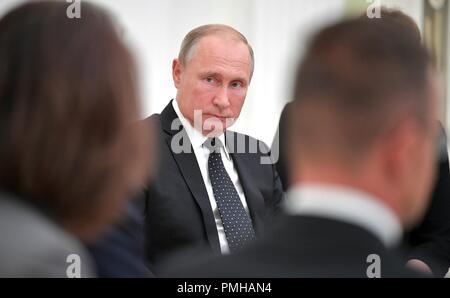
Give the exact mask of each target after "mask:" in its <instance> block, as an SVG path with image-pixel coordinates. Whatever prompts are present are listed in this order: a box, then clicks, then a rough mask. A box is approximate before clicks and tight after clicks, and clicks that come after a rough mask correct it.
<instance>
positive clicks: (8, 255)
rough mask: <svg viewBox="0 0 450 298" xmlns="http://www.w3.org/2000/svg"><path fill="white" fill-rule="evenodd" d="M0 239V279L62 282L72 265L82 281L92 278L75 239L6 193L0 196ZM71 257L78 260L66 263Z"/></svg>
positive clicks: (90, 265)
mask: <svg viewBox="0 0 450 298" xmlns="http://www.w3.org/2000/svg"><path fill="white" fill-rule="evenodd" d="M0 239H1V244H0V277H7V278H10V277H11V278H12V277H14V278H16V277H20V278H21V277H27V278H28V277H32V278H36V277H39V278H40V277H57V278H64V277H68V276H67V269H68V267H69V266H70V265H71V264H74V265H75V266H74V267H71V268H75V267H76V264H75V262H77V263H78V264H79V265H80V267H79V269H80V276H81V277H94V270H93V267H92V262H91V259H90V256H89V255H88V254H87V252H86V250H85V249H84V247H83V245H82V244H81V242H80V241H79V240H78V239H76V238H75V237H73V236H72V235H70V234H69V233H67V232H66V231H64V230H63V229H62V228H60V227H59V226H58V224H57V223H56V222H54V221H53V220H52V219H51V218H50V217H49V216H47V214H45V212H44V211H43V210H39V209H37V208H35V207H34V206H32V205H31V204H29V203H27V202H25V201H24V200H22V199H21V198H18V197H16V196H13V195H7V194H5V193H2V194H0ZM72 254H77V255H78V257H79V259H78V260H76V259H68V258H67V257H68V256H69V255H72ZM78 261H80V262H78ZM69 272H71V273H72V272H74V271H72V270H71V269H70V270H69Z"/></svg>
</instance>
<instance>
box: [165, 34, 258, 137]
mask: <svg viewBox="0 0 450 298" xmlns="http://www.w3.org/2000/svg"><path fill="white" fill-rule="evenodd" d="M189 56H191V57H188V59H187V61H186V63H185V65H182V64H181V63H180V61H179V60H177V59H176V60H174V62H173V66H172V70H173V79H174V83H175V87H176V88H177V89H178V92H177V100H178V104H179V107H180V110H181V113H182V114H183V115H184V117H186V118H187V119H188V120H189V122H191V124H192V125H193V126H196V127H197V128H200V127H198V125H200V124H201V125H202V133H203V134H204V135H209V136H217V135H219V134H221V133H222V132H223V131H224V130H225V129H226V128H227V127H229V126H230V125H231V124H232V122H233V121H235V120H237V118H238V117H239V114H240V113H241V109H242V105H243V104H244V100H245V96H246V94H247V88H248V85H249V83H250V72H251V58H250V52H249V49H248V47H247V45H246V44H244V43H243V42H241V41H239V40H236V39H234V38H232V37H230V36H227V35H219V36H214V35H210V36H206V37H203V38H202V39H200V40H199V41H198V43H197V45H195V46H194V48H193V49H191V54H190V55H189ZM195 110H197V111H200V112H201V117H202V121H201V123H197V121H198V120H197V119H196V120H195V123H194V111H195ZM197 113H198V112H197Z"/></svg>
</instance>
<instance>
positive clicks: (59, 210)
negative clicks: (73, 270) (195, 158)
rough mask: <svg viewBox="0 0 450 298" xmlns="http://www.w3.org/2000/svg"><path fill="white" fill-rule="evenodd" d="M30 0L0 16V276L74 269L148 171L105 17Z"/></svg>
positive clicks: (127, 66) (85, 272)
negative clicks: (73, 14) (74, 259)
mask: <svg viewBox="0 0 450 298" xmlns="http://www.w3.org/2000/svg"><path fill="white" fill-rule="evenodd" d="M66 9H67V3H65V2H57V1H35V2H30V3H27V4H24V5H22V6H19V7H17V8H15V9H14V10H12V11H11V12H9V13H8V14H7V15H5V16H4V17H3V18H2V19H1V20H0V142H1V144H0V238H1V239H2V241H1V244H0V264H1V266H0V276H2V277H66V276H67V272H68V271H70V270H68V266H69V265H70V264H71V263H70V262H69V263H68V262H67V260H70V259H71V258H69V259H68V256H69V255H72V254H77V255H78V256H79V257H80V259H79V260H80V261H81V272H79V273H80V274H78V275H79V276H81V277H90V276H94V275H95V267H93V265H92V260H91V259H90V257H89V255H88V254H87V253H86V251H85V249H84V248H83V245H82V244H81V242H80V240H88V239H94V238H95V237H96V235H98V233H99V232H100V231H102V230H104V228H105V227H106V226H107V225H108V224H110V223H111V222H112V221H113V220H115V219H116V218H117V216H118V215H119V212H120V210H121V209H122V208H123V206H124V203H125V202H124V198H126V197H129V196H130V193H131V192H133V191H135V189H137V188H138V187H139V186H140V185H141V184H142V183H143V181H144V180H146V179H147V165H148V156H149V155H148V152H147V150H148V148H147V147H148V133H147V132H146V131H145V130H144V128H143V127H140V126H139V127H137V126H136V127H134V129H130V125H132V124H133V123H134V122H135V121H136V120H137V119H138V117H139V106H138V100H137V96H136V87H135V79H136V78H135V75H134V72H135V71H134V65H133V61H132V58H131V56H130V54H129V52H128V50H127V49H126V48H125V46H124V45H123V43H122V42H121V40H120V38H119V36H118V34H117V32H116V28H115V27H114V25H113V24H112V22H111V19H110V17H109V16H108V15H107V14H106V13H105V12H104V11H103V10H101V9H99V8H97V7H96V6H93V5H91V4H87V3H82V4H81V11H82V17H81V18H80V19H70V18H68V17H67V15H66Z"/></svg>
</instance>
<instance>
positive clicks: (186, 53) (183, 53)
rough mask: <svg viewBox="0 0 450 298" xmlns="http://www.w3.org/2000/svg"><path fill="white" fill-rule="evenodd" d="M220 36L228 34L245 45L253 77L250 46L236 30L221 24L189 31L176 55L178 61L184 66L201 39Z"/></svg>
mask: <svg viewBox="0 0 450 298" xmlns="http://www.w3.org/2000/svg"><path fill="white" fill-rule="evenodd" d="M220 34H228V35H230V36H232V37H233V38H236V39H237V40H239V41H242V42H243V43H244V44H245V45H247V47H248V51H249V54H250V58H251V65H250V79H251V77H252V75H253V69H254V66H255V58H254V54H253V49H252V47H251V45H250V44H249V42H248V40H247V38H245V36H244V35H243V34H242V33H240V32H239V31H237V30H236V29H234V28H232V27H230V26H227V25H223V24H208V25H203V26H200V27H197V28H195V29H193V30H191V31H190V32H189V33H188V34H187V35H186V36H185V37H184V39H183V42H182V43H181V48H180V52H179V54H178V60H179V61H180V62H181V64H182V65H186V63H187V62H188V60H189V59H190V58H191V57H192V54H193V52H194V49H195V46H196V45H197V43H198V41H199V40H200V39H202V38H203V37H206V36H209V35H220Z"/></svg>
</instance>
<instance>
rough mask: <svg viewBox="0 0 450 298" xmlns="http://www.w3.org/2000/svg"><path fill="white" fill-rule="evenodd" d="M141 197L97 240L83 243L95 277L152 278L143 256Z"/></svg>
mask: <svg viewBox="0 0 450 298" xmlns="http://www.w3.org/2000/svg"><path fill="white" fill-rule="evenodd" d="M142 204H143V194H142V192H140V193H139V194H138V195H137V196H136V197H135V198H134V199H133V200H132V201H130V202H128V204H127V205H126V206H125V208H124V210H123V214H122V217H121V218H120V220H119V221H118V222H117V223H116V224H115V225H113V226H111V227H110V228H109V229H107V231H105V232H104V233H103V234H102V235H100V237H98V238H97V239H96V240H94V241H90V242H88V243H86V246H87V248H88V250H89V252H90V253H91V256H92V259H93V261H94V263H95V265H96V269H97V275H98V277H152V276H153V274H152V273H151V272H150V270H149V269H148V267H147V265H146V256H145V253H144V213H143V206H142Z"/></svg>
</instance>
